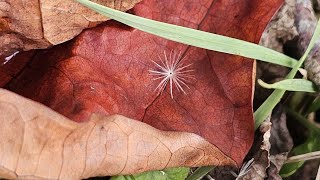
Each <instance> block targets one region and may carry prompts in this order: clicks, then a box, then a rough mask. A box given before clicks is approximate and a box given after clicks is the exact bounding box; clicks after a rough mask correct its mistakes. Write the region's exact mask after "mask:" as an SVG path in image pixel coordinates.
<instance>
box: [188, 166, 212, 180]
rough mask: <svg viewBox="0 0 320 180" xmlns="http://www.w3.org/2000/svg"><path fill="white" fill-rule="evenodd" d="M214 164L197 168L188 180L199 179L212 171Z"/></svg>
mask: <svg viewBox="0 0 320 180" xmlns="http://www.w3.org/2000/svg"><path fill="white" fill-rule="evenodd" d="M214 168H215V167H214V166H204V167H199V168H198V169H196V170H195V171H194V172H193V173H192V174H191V175H190V176H189V177H188V178H187V179H186V180H199V179H202V178H203V177H204V176H205V175H207V174H208V173H209V172H210V171H212V170H213V169H214Z"/></svg>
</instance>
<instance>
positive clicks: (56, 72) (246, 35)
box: [6, 0, 282, 168]
mask: <svg viewBox="0 0 320 180" xmlns="http://www.w3.org/2000/svg"><path fill="white" fill-rule="evenodd" d="M281 3H282V1H281V0H265V1H263V2H261V1H259V0H245V1H237V2H234V1H233V0H225V1H214V0H201V1H197V2H194V1H189V0H183V1H181V0H175V1H173V0H163V1H157V0H144V1H142V2H141V3H139V4H137V5H136V6H135V8H134V9H133V13H135V14H137V15H139V16H143V17H147V18H150V19H155V20H159V21H164V22H169V23H173V24H178V25H182V26H187V27H191V28H197V29H201V30H204V31H209V32H214V33H218V34H223V35H226V36H231V37H235V38H239V39H244V40H247V41H251V42H256V43H257V42H258V41H259V39H260V36H261V33H262V31H263V29H264V27H265V25H266V24H267V22H268V21H269V19H270V17H271V16H272V15H273V13H274V12H275V11H276V10H277V9H278V7H279V5H280V4H281ZM164 50H166V51H167V53H168V52H170V51H171V50H174V51H176V52H180V51H181V53H182V54H183V56H184V57H185V58H184V59H183V61H184V62H185V64H192V66H190V69H192V70H193V75H194V79H192V80H190V81H188V86H189V87H190V89H189V88H186V89H185V91H186V93H187V95H185V94H184V93H179V92H178V91H176V90H174V91H173V96H174V99H172V98H171V95H170V88H168V86H167V88H166V89H165V90H164V91H163V93H162V94H160V93H158V91H155V89H156V87H157V86H158V82H156V81H154V80H153V78H154V77H153V76H152V75H150V73H149V70H151V69H154V68H155V67H154V63H153V62H152V61H155V62H157V63H160V62H159V59H158V56H161V57H163V51H164ZM254 76H255V72H254V61H252V60H248V59H246V58H242V57H238V56H232V55H227V54H222V53H216V52H212V51H206V50H204V49H199V48H194V47H190V46H186V45H182V44H179V43H176V42H172V41H168V40H165V39H162V38H159V37H156V36H153V35H150V34H146V33H144V32H141V31H138V30H135V29H132V28H129V27H127V26H124V25H122V24H119V23H116V22H114V21H108V22H107V23H106V24H105V25H104V26H100V27H97V28H93V29H90V30H86V31H85V32H84V33H82V34H81V35H80V36H78V37H77V38H76V39H75V40H74V41H72V42H68V43H65V44H62V45H59V46H56V47H55V48H52V49H51V50H48V51H41V52H38V53H37V54H36V55H35V56H34V57H33V59H32V61H31V63H30V64H29V66H27V68H26V69H25V70H24V71H23V72H22V73H20V74H19V76H18V77H16V78H15V79H14V80H12V81H11V82H10V83H9V84H7V86H6V87H7V88H9V89H10V90H12V91H14V92H17V93H18V94H21V95H23V96H26V97H28V98H31V99H33V100H36V101H38V102H41V103H43V104H45V105H47V106H49V107H51V108H52V109H54V110H56V111H57V112H59V113H61V114H63V115H65V116H67V117H68V118H70V119H72V120H75V121H87V120H88V119H89V118H88V117H89V116H90V115H91V114H92V113H102V114H105V115H112V114H121V115H124V116H126V117H128V118H131V119H136V120H139V121H142V122H144V123H147V124H149V125H151V126H153V127H155V128H157V129H161V130H166V131H180V132H191V133H195V134H198V135H200V136H202V137H203V138H204V139H206V140H207V141H208V142H210V143H211V144H213V145H214V146H216V147H217V148H219V149H220V150H221V151H222V152H223V153H224V154H225V155H226V156H228V157H230V158H232V159H233V160H234V161H235V162H236V163H237V165H238V166H241V163H242V160H243V158H244V156H245V155H246V153H247V152H248V150H249V149H250V147H251V145H252V141H253V134H254V127H253V112H252V95H253V87H254V80H253V79H254ZM212 165H216V164H212ZM159 168H162V167H159Z"/></svg>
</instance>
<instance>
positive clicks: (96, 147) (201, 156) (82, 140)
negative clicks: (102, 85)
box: [0, 89, 235, 179]
mask: <svg viewBox="0 0 320 180" xmlns="http://www.w3.org/2000/svg"><path fill="white" fill-rule="evenodd" d="M26 107H28V108H26ZM0 114H1V116H0V177H2V178H8V179H12V178H19V179H83V178H88V177H93V176H103V175H116V174H133V173H137V172H142V171H148V170H154V169H164V168H169V167H177V166H203V165H208V164H217V165H219V164H225V165H233V166H234V165H235V162H234V161H233V160H231V159H230V158H228V157H227V156H226V155H225V154H223V153H222V152H221V151H220V150H219V149H218V148H216V147H215V146H214V145H212V144H210V143H209V142H207V141H206V140H204V139H203V138H202V137H200V136H198V135H195V134H192V133H186V132H165V131H160V130H157V129H155V128H153V127H151V126H149V125H147V124H145V123H142V122H139V121H135V120H132V119H129V118H126V117H124V116H120V115H113V116H108V117H106V116H102V115H92V116H91V118H90V121H88V122H86V123H75V122H72V121H70V120H69V119H67V118H65V117H63V116H61V115H60V114H58V113H56V112H54V111H52V110H51V109H49V108H47V107H45V106H43V105H40V104H38V103H36V102H33V101H31V100H28V99H26V98H23V97H21V96H19V95H16V94H14V93H11V92H9V91H6V90H3V89H0Z"/></svg>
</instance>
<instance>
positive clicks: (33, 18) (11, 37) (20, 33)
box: [0, 0, 140, 56]
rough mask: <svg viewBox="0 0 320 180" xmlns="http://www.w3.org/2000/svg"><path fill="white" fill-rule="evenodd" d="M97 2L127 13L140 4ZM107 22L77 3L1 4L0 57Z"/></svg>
mask: <svg viewBox="0 0 320 180" xmlns="http://www.w3.org/2000/svg"><path fill="white" fill-rule="evenodd" d="M95 2H97V3H100V4H102V5H105V6H108V7H112V8H115V9H118V10H122V11H126V10H128V9H131V8H132V7H133V6H134V5H135V4H136V3H138V2H140V0H120V1H115V0H96V1H95ZM106 20H107V18H106V17H104V16H102V15H98V14H97V13H95V12H93V11H91V10H89V9H87V8H85V7H83V6H82V5H81V4H79V3H77V2H76V1H74V0H55V1H52V0H0V40H1V42H2V43H1V44H0V56H8V55H10V54H11V53H13V52H15V51H16V50H30V49H37V48H47V47H49V46H51V45H56V44H59V43H62V42H65V41H67V40H70V39H72V38H73V37H75V36H76V35H78V34H80V32H81V31H82V30H83V29H85V28H88V27H92V26H95V25H97V24H98V23H100V22H103V21H106Z"/></svg>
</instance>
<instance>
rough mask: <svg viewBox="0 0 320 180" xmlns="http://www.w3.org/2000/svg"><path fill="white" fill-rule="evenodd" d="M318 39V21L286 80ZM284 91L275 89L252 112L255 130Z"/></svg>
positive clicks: (291, 76)
mask: <svg viewBox="0 0 320 180" xmlns="http://www.w3.org/2000/svg"><path fill="white" fill-rule="evenodd" d="M319 37H320V23H319V21H318V24H317V27H316V29H315V31H314V33H313V36H312V38H311V41H310V43H309V46H308V48H307V50H306V52H305V53H304V54H303V56H302V57H301V58H300V60H299V61H298V63H297V64H296V65H295V67H294V68H293V69H292V70H291V71H290V73H289V74H288V75H287V77H286V79H293V78H294V76H295V75H296V73H297V72H298V69H299V68H300V66H301V65H302V64H303V62H304V61H305V59H306V58H307V56H308V54H309V52H310V51H311V49H312V48H313V46H314V44H315V42H316V40H317V39H319ZM285 92H286V91H285V90H281V89H276V90H275V91H273V93H272V94H271V95H270V96H269V97H268V98H267V100H265V101H264V102H263V104H262V105H261V106H260V107H259V108H258V109H257V110H256V111H255V112H254V120H255V122H254V127H255V129H258V127H259V126H260V124H261V123H262V122H263V121H264V120H265V119H266V118H267V117H268V116H269V115H270V113H271V112H272V109H273V108H274V107H275V106H276V105H277V104H278V103H279V102H280V100H281V98H282V96H283V95H284V93H285Z"/></svg>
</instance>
